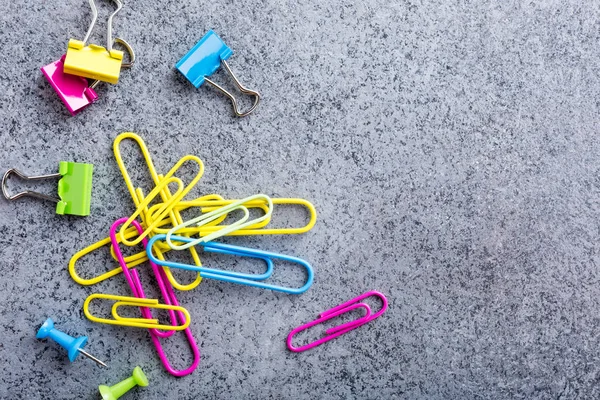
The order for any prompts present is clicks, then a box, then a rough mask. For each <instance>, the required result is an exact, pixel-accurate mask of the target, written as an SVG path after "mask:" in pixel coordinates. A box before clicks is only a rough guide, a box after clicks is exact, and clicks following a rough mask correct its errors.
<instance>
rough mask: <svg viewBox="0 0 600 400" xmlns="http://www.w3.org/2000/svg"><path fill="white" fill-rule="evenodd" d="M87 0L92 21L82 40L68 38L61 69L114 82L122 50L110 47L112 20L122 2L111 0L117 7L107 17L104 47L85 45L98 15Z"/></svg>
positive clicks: (92, 1) (85, 76)
mask: <svg viewBox="0 0 600 400" xmlns="http://www.w3.org/2000/svg"><path fill="white" fill-rule="evenodd" d="M89 1H90V6H91V7H92V14H93V17H92V23H91V24H90V26H89V28H88V31H87V33H86V35H85V37H84V39H83V40H76V39H71V40H69V46H68V48H67V54H66V57H65V61H64V67H63V70H64V72H65V73H66V74H71V75H77V76H82V77H84V78H90V79H96V80H99V81H103V82H109V83H113V84H116V83H117V82H118V81H119V74H120V72H121V63H122V60H123V52H122V51H120V50H115V49H113V48H112V43H113V41H112V20H113V17H114V16H115V15H116V14H117V13H118V12H119V11H121V8H123V4H122V3H121V1H120V0H113V1H114V2H115V3H116V4H117V9H116V10H115V11H114V12H113V13H112V14H111V15H110V16H109V17H108V28H107V34H106V38H107V44H106V48H104V47H102V46H98V45H95V44H90V45H88V46H86V45H85V44H86V42H87V40H88V38H89V36H90V34H91V33H92V29H93V28H94V25H95V24H96V18H97V17H98V10H97V9H96V4H95V3H94V0H89Z"/></svg>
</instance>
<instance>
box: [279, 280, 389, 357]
mask: <svg viewBox="0 0 600 400" xmlns="http://www.w3.org/2000/svg"><path fill="white" fill-rule="evenodd" d="M370 296H377V297H379V298H380V299H381V301H382V303H383V306H382V307H381V310H379V311H377V312H376V313H375V314H371V308H370V307H369V306H368V305H367V304H365V303H358V302H359V301H361V300H363V299H365V298H367V297H370ZM387 307H388V301H387V299H386V297H385V296H384V295H383V294H381V293H379V292H377V291H375V290H371V291H369V292H367V293H364V294H362V295H360V296H358V297H355V298H353V299H352V300H348V301H347V302H345V303H342V304H340V305H339V306H337V307H334V308H332V309H329V310H327V311H324V312H322V313H321V315H320V318H318V319H316V320H314V321H311V322H309V323H307V324H304V325H301V326H299V327H297V328H296V329H294V330H292V331H291V332H290V334H289V335H288V337H287V341H286V343H287V347H288V349H290V350H291V351H293V352H297V353H298V352H302V351H306V350H309V349H312V348H313V347H316V346H319V345H321V344H323V343H325V342H328V341H330V340H333V339H335V338H336V337H338V336H341V335H343V334H345V333H348V332H350V331H351V330H353V329H356V328H358V327H361V326H363V325H365V324H368V323H369V322H371V321H373V320H374V319H375V318H378V317H379V316H380V315H381V314H383V313H384V312H385V310H387ZM358 308H362V309H364V310H365V315H363V316H362V317H360V318H358V319H355V320H353V321H350V322H347V323H345V324H342V325H338V326H335V327H333V328H329V329H328V330H327V331H326V333H327V335H329V336H325V337H324V338H321V339H319V340H316V341H314V342H312V343H309V344H306V345H304V346H300V347H294V346H293V345H292V340H293V338H294V335H295V334H297V333H298V332H301V331H303V330H306V329H308V328H310V327H312V326H315V325H318V324H321V323H323V322H325V321H327V320H330V319H332V318H335V317H337V316H339V315H342V314H345V313H347V312H350V311H352V310H356V309H358Z"/></svg>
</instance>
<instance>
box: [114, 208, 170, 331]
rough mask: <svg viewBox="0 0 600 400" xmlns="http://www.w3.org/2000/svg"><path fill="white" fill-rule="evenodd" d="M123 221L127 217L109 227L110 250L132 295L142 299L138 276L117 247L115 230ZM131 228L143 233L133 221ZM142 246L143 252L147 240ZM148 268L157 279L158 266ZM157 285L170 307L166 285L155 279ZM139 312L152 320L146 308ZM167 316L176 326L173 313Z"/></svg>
mask: <svg viewBox="0 0 600 400" xmlns="http://www.w3.org/2000/svg"><path fill="white" fill-rule="evenodd" d="M125 221H127V217H124V218H120V219H118V220H116V221H115V222H114V223H113V224H112V225H111V227H110V241H111V243H112V248H113V250H114V251H115V255H116V256H117V260H118V262H119V265H120V266H121V269H122V271H123V275H124V276H125V279H126V280H127V284H128V285H129V287H130V288H131V291H132V293H133V295H134V296H135V297H138V298H144V297H146V296H145V295H144V294H143V291H142V290H141V289H138V288H141V281H140V278H139V275H138V273H137V271H136V270H131V271H130V270H129V267H128V265H127V264H126V263H125V260H124V259H123V253H121V248H120V247H119V241H118V240H117V229H118V228H119V226H120V225H121V224H123V223H124V222H125ZM133 226H134V227H135V229H136V230H137V234H138V235H139V234H140V233H141V232H143V229H142V226H141V225H140V224H139V223H138V222H137V221H135V220H134V221H133ZM142 244H143V245H144V250H145V248H146V246H147V244H148V239H144V240H142ZM150 267H151V268H152V271H153V272H154V276H155V277H158V276H159V272H158V271H159V269H160V268H159V267H158V265H156V264H154V263H150ZM136 282H138V284H137V285H136ZM157 283H158V288H159V289H160V293H161V294H162V297H163V299H164V300H165V303H166V304H167V305H169V306H170V305H171V303H170V296H169V293H168V292H167V288H166V285H165V284H164V282H163V281H162V280H161V279H158V278H157ZM141 311H142V315H143V316H144V318H147V319H153V318H152V313H151V312H150V310H149V309H148V308H142V309H141ZM169 315H170V317H171V321H172V322H173V325H175V324H176V322H175V321H176V320H177V319H176V317H175V313H174V312H173V311H171V310H169ZM115 319H116V317H115ZM154 333H155V334H156V335H157V336H159V337H169V336H171V335H172V334H173V333H174V332H173V331H169V332H159V331H156V330H154Z"/></svg>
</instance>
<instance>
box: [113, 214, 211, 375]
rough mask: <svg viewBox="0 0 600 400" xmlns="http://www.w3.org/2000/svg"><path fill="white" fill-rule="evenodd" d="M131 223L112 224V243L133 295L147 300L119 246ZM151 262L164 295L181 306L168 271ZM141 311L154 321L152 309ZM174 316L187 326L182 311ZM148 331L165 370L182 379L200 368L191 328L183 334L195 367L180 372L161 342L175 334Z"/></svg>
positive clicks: (146, 241) (146, 240) (173, 318)
mask: <svg viewBox="0 0 600 400" xmlns="http://www.w3.org/2000/svg"><path fill="white" fill-rule="evenodd" d="M127 220H128V218H127V217H125V218H120V219H118V220H116V221H115V223H114V224H112V226H111V227H110V240H111V242H112V246H113V248H114V250H115V255H116V256H117V260H119V264H120V265H121V268H122V270H123V275H125V279H126V280H127V283H128V284H129V287H130V289H131V292H132V293H133V295H134V296H135V297H137V298H140V299H143V298H146V295H145V294H144V290H143V288H142V282H141V281H140V277H139V275H138V273H137V271H136V270H135V269H131V270H130V269H129V268H128V267H127V263H125V259H124V258H123V253H122V252H121V249H120V247H119V240H118V239H117V230H118V228H119V227H120V226H121V225H123V224H124V223H125V222H127ZM132 225H134V226H135V227H136V229H137V231H138V232H139V233H140V234H141V233H142V232H144V229H143V228H142V226H141V225H140V224H139V223H138V222H137V221H135V220H134V221H132ZM142 243H143V245H144V248H146V247H147V245H148V239H147V238H144V239H143V240H142ZM149 262H150V266H151V268H152V271H153V272H154V276H155V277H156V281H157V283H158V287H159V289H160V291H161V294H162V296H163V299H164V301H165V303H166V304H169V305H173V306H179V302H178V301H177V297H176V296H175V292H174V291H173V287H172V286H171V284H170V283H169V281H168V279H167V275H166V274H165V272H164V270H163V269H162V268H160V267H159V266H158V265H156V264H155V263H153V262H152V261H149ZM141 311H142V315H143V316H144V318H150V319H151V318H152V314H151V312H150V310H149V309H147V308H144V307H142V308H141ZM170 314H171V319H172V323H173V325H176V323H177V322H176V320H175V316H176V317H177V318H178V319H179V322H180V323H181V324H183V323H185V315H184V314H183V313H182V312H173V311H171V313H170ZM174 314H175V315H174ZM148 332H149V333H150V339H151V340H152V343H153V344H154V347H155V348H156V352H157V353H158V357H159V358H160V361H161V362H162V364H163V366H164V367H165V369H166V370H167V372H169V373H170V374H171V375H173V376H178V377H180V376H185V375H189V374H191V373H192V372H194V370H195V369H196V367H198V364H199V363H200V350H199V349H198V345H197V344H196V340H195V339H194V336H193V335H192V331H191V330H190V328H189V327H187V328H185V329H184V330H183V333H184V334H185V336H186V338H187V341H188V343H189V345H190V349H191V350H192V353H193V356H194V360H193V361H192V364H191V365H190V366H189V367H188V368H186V369H183V370H177V369H175V368H173V367H172V366H171V364H170V363H169V360H168V358H167V356H166V354H165V351H164V350H163V348H162V344H161V343H160V338H161V337H162V338H165V337H169V336H171V335H172V334H173V333H174V332H175V331H167V332H162V331H159V330H157V329H148Z"/></svg>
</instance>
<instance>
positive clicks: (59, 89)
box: [40, 55, 98, 115]
mask: <svg viewBox="0 0 600 400" xmlns="http://www.w3.org/2000/svg"><path fill="white" fill-rule="evenodd" d="M64 61H65V56H64V55H63V56H62V57H61V58H60V60H58V61H55V62H53V63H51V64H48V65H46V66H44V67H42V68H40V69H41V70H42V72H43V74H44V76H45V77H46V79H47V80H48V82H50V85H52V87H53V88H54V90H55V91H56V93H57V94H58V96H59V97H60V99H61V100H62V101H63V103H65V106H66V107H67V109H68V110H69V112H70V113H71V115H75V114H77V113H78V112H80V111H81V110H83V109H84V108H85V107H87V106H89V105H90V104H92V103H93V102H95V101H96V99H98V95H97V94H96V91H95V90H94V88H93V86H94V85H93V84H92V86H91V87H90V86H88V81H87V79H85V78H82V77H81V76H76V75H69V74H65V73H64V72H63V66H64Z"/></svg>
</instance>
